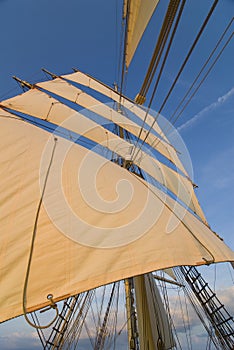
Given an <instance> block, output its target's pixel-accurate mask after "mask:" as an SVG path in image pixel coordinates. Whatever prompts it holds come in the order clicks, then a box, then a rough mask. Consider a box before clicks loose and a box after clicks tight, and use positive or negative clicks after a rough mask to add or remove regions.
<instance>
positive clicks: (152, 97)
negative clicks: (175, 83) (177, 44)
mask: <svg viewBox="0 0 234 350" xmlns="http://www.w3.org/2000/svg"><path fill="white" fill-rule="evenodd" d="M185 1H186V0H183V3H182V4H181V7H180V11H179V13H178V16H177V19H176V23H175V26H174V29H173V32H172V34H171V38H170V41H169V43H168V47H167V50H166V53H165V55H164V59H163V62H162V65H161V68H160V71H159V74H158V78H157V80H156V82H155V85H154V89H153V92H152V95H151V98H150V101H149V104H148V107H147V110H146V113H145V117H144V120H143V124H142V126H141V129H140V132H139V135H138V138H137V142H136V144H135V149H136V147H137V144H138V143H139V141H140V137H141V134H142V131H143V128H144V125H145V123H146V119H147V117H148V114H149V111H150V108H151V105H152V102H153V99H154V96H155V93H156V90H157V87H158V84H159V81H160V79H161V75H162V72H163V69H164V66H165V63H166V60H167V57H168V54H169V51H170V48H171V45H172V42H173V39H174V36H175V33H176V30H177V28H178V25H179V22H180V19H181V16H182V13H183V10H184V5H185ZM176 10H177V8H176ZM173 19H174V18H173ZM168 34H169V33H168ZM160 57H161V56H160ZM156 68H157V67H156ZM152 127H153V125H152ZM152 127H151V128H150V129H149V132H150V130H151V129H152ZM147 136H148V135H147ZM146 138H147V137H145V139H144V140H143V143H144V142H145V140H146ZM132 154H133V155H134V150H133V152H132Z"/></svg>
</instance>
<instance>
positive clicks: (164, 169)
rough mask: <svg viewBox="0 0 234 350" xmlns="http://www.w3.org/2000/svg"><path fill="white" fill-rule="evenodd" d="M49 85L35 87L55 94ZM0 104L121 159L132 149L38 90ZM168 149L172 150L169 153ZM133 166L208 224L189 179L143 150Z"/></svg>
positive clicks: (104, 108)
mask: <svg viewBox="0 0 234 350" xmlns="http://www.w3.org/2000/svg"><path fill="white" fill-rule="evenodd" d="M49 84H50V85H49ZM66 84H67V83H66V82H65V86H64V87H63V90H65V91H66V92H67V93H68V92H69V91H70V90H69V89H70V87H68V89H66V88H67V85H66ZM51 85H52V86H53V87H56V81H51V82H48V83H40V84H38V86H40V87H46V88H47V89H51V90H53V92H55V91H56V89H55V88H50V86H51ZM59 86H60V83H59ZM60 93H61V86H60ZM71 93H73V95H74V93H75V92H74V90H73V89H72V91H71ZM62 96H63V94H62ZM84 99H85V100H88V99H89V96H88V95H87V94H85V97H84ZM92 102H93V101H92V100H91V101H90V103H92ZM95 102H97V101H95ZM2 105H3V106H5V107H8V108H11V109H13V110H16V111H19V112H23V113H26V114H29V115H31V116H35V117H38V118H41V119H46V120H47V121H50V122H52V123H55V124H57V125H60V126H62V127H64V128H66V129H68V130H71V131H73V132H76V133H78V134H80V135H82V136H85V137H87V138H89V139H90V140H92V141H94V142H96V143H98V144H101V145H102V146H104V147H107V148H108V149H110V150H111V151H113V152H115V153H117V154H119V155H120V156H122V157H123V158H124V159H126V158H127V156H128V155H129V150H131V147H132V144H130V143H128V142H127V141H125V140H123V139H121V138H120V137H119V136H117V135H115V134H113V133H112V132H110V131H107V130H106V129H104V128H103V127H102V126H100V125H98V124H97V123H96V122H94V121H92V120H90V119H89V118H87V117H85V116H84V115H82V114H81V113H78V112H76V111H75V110H74V109H72V108H70V107H68V106H66V105H64V104H62V103H61V102H59V101H58V100H56V99H54V98H52V97H51V96H48V95H47V94H45V93H44V92H41V91H39V90H37V89H32V90H30V91H28V92H26V93H25V94H22V95H19V96H16V97H13V98H11V99H8V100H6V101H3V102H2ZM41 105H43V108H41V107H40V106H41ZM86 106H87V103H86ZM95 107H97V105H95V106H94V107H93V105H92V104H90V105H89V108H90V109H91V110H93V111H94V110H96V111H98V113H99V114H101V115H104V116H105V115H106V114H105V113H106V112H107V113H109V112H110V109H109V108H108V107H107V106H106V105H104V104H100V103H99V105H98V108H95ZM111 115H112V117H111V119H112V120H113V119H114V120H116V119H121V118H123V117H122V115H121V114H119V113H117V112H116V111H114V110H113V111H112V112H111ZM122 125H123V124H122ZM127 128H129V126H127ZM152 136H153V135H152ZM165 150H167V148H165ZM171 150H172V149H169V150H168V153H169V154H170V152H171ZM171 159H173V158H171ZM176 159H177V158H176ZM134 164H136V165H138V166H139V167H140V168H142V169H143V170H144V171H146V172H147V173H148V174H149V175H150V176H152V177H153V178H154V179H156V180H157V181H158V182H159V183H161V184H162V185H164V186H165V187H166V188H167V189H169V190H170V191H171V192H172V193H174V194H175V195H176V196H177V197H178V198H179V199H180V200H181V201H182V202H184V203H185V205H186V206H188V207H189V208H190V209H191V210H192V211H194V212H195V213H196V214H197V215H198V216H199V217H200V218H201V220H202V221H203V222H205V223H207V222H206V219H205V215H204V213H203V211H202V209H201V207H200V204H199V202H198V200H197V198H196V195H195V193H194V189H193V185H192V183H191V182H190V180H188V179H187V178H185V177H183V176H182V175H180V174H179V173H177V172H176V171H174V170H173V169H171V168H170V167H168V166H166V165H164V164H163V163H161V162H159V161H157V160H156V159H154V158H153V157H151V156H149V155H147V154H146V153H145V152H143V151H141V152H140V153H139V154H137V157H135V158H134Z"/></svg>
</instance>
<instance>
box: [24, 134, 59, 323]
mask: <svg viewBox="0 0 234 350" xmlns="http://www.w3.org/2000/svg"><path fill="white" fill-rule="evenodd" d="M56 142H57V138H54V147H53V150H52V154H51V159H50V163H49V166H48V169H47V172H46V177H45V182H44V185H43V190H42V194H41V198H40V201H39V204H38V208H37V212H36V218H35V223H34V227H33V234H32V240H31V246H30V252H29V258H28V266H27V271H26V275H25V280H24V289H23V312H24V318H25V320H26V321H27V323H28V324H29V325H30V326H32V327H33V328H36V329H45V328H48V327H50V326H51V325H52V324H53V323H54V321H55V320H56V318H57V317H58V307H57V305H56V304H55V303H54V301H53V295H52V294H49V295H48V296H47V299H48V300H49V301H50V306H49V307H50V308H52V309H55V311H56V315H55V317H54V318H53V320H52V321H51V322H50V323H48V324H47V325H44V326H41V325H36V324H34V323H33V322H31V321H30V319H29V317H28V315H27V306H26V305H27V289H28V281H29V275H30V270H31V265H32V257H33V250H34V243H35V239H36V233H37V224H38V219H39V214H40V210H41V205H42V201H43V197H44V194H45V189H46V184H47V180H48V177H49V172H50V169H51V166H52V162H53V158H54V153H55V148H56ZM45 311H46V310H45Z"/></svg>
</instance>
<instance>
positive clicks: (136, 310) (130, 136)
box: [1, 1, 233, 349]
mask: <svg viewBox="0 0 234 350" xmlns="http://www.w3.org/2000/svg"><path fill="white" fill-rule="evenodd" d="M133 3H134V2H133V1H127V2H125V15H124V18H125V22H126V25H127V26H128V25H129V23H130V13H132V11H131V9H130V6H132V4H133ZM138 3H141V2H140V1H139V2H138ZM155 3H156V5H157V1H156V2H155ZM217 3H218V1H214V3H213V5H212V8H211V10H210V12H209V15H208V16H207V18H206V19H205V21H204V23H203V26H202V27H201V30H200V32H199V33H198V36H197V37H196V39H195V41H194V44H193V45H192V47H191V48H190V50H189V53H188V55H187V56H186V58H185V61H184V63H183V64H182V66H181V69H180V71H179V72H178V74H177V76H176V78H175V80H174V82H173V84H172V86H171V89H170V90H169V93H168V94H167V95H166V98H165V99H164V101H163V103H162V105H161V108H160V109H159V111H160V112H161V111H162V109H163V107H164V105H165V104H166V102H167V100H168V98H169V95H170V92H171V91H172V90H173V88H174V86H175V84H176V81H177V80H178V78H179V76H180V72H182V70H183V68H184V66H185V64H186V62H187V61H188V59H189V56H190V54H191V53H192V50H193V48H194V46H195V44H196V42H197V41H198V39H199V36H200V35H201V34H202V30H203V29H204V28H205V25H206V24H207V22H208V20H209V16H211V14H212V12H213V10H214V9H215V6H216V5H217ZM184 4H185V2H184V1H182V2H179V1H170V3H169V7H168V13H169V14H168V13H167V15H166V17H165V22H164V23H165V28H167V29H166V31H165V33H166V34H165V33H162V35H161V38H160V40H162V38H163V39H164V41H163V44H157V45H156V50H155V52H156V53H157V52H160V57H159V58H161V57H163V49H164V48H165V47H166V46H165V45H166V43H167V41H166V38H167V37H168V36H169V34H170V29H171V30H172V35H171V37H170V38H171V39H172V38H173V35H174V34H173V33H175V30H173V20H175V21H176V10H178V11H179V12H180V13H182V10H183V6H184ZM156 5H155V6H156ZM179 5H180V6H181V7H180V9H179ZM170 11H171V12H170ZM148 15H149V14H148ZM177 16H178V17H177V20H178V19H179V15H177ZM231 23H232V21H231V22H230V25H231ZM177 25H178V23H177V22H176V24H175V25H174V29H176V26H177ZM230 25H229V26H230ZM228 28H229V27H227V29H228ZM124 32H125V43H124V58H123V60H122V62H123V66H122V71H121V72H122V74H121V82H120V84H119V85H120V91H119V92H116V91H115V90H112V89H109V88H108V87H105V86H104V85H103V84H101V83H99V82H98V81H96V80H95V79H93V78H92V77H89V76H87V75H84V74H83V73H81V72H79V71H77V72H75V73H73V74H71V75H64V76H57V75H55V74H52V80H51V82H42V83H37V84H33V85H32V84H29V83H27V82H25V81H22V80H20V79H19V78H17V81H18V82H19V83H20V84H21V85H22V87H24V88H27V89H29V91H28V92H26V93H25V95H22V98H21V97H20V101H21V103H22V104H21V105H20V104H18V100H17V98H15V99H14V98H12V99H9V100H6V101H2V103H1V108H2V112H1V113H2V115H4V116H5V117H6V118H16V119H19V120H20V119H21V118H24V119H26V120H27V117H25V115H29V116H33V117H34V118H35V119H33V120H31V123H34V124H35V125H38V123H39V119H38V118H42V119H45V120H46V121H50V122H51V123H53V124H54V123H55V124H56V123H59V122H61V121H63V117H62V119H61V117H59V113H60V112H62V114H61V115H62V116H64V115H67V117H70V116H71V113H72V110H71V107H70V105H69V107H66V108H65V107H64V105H63V102H62V103H61V102H59V101H58V100H57V97H58V95H59V96H60V97H61V98H62V99H67V100H70V101H71V102H73V103H75V104H80V105H81V106H82V105H83V107H86V108H87V109H89V110H92V112H94V113H96V114H98V115H102V116H104V117H107V116H108V112H107V110H106V109H105V108H104V107H103V108H102V109H101V110H100V111H99V110H98V108H97V109H95V108H92V102H93V101H94V100H92V97H89V96H88V95H86V94H85V93H84V92H83V91H81V90H78V89H77V86H74V87H73V85H72V84H71V82H75V83H78V84H81V85H83V86H85V85H87V86H88V87H91V88H94V89H95V88H96V89H97V90H98V89H101V92H102V93H104V94H105V92H107V93H108V94H110V95H111V98H113V100H114V101H115V107H116V108H115V109H114V108H113V109H112V112H111V113H112V115H111V116H110V115H109V118H110V117H111V118H112V122H114V124H115V125H114V128H113V126H112V129H110V130H109V129H106V130H107V131H105V130H104V129H103V128H102V127H100V126H99V127H98V132H99V134H92V132H90V128H91V127H93V125H92V122H88V121H87V119H85V118H83V117H81V116H80V118H81V120H83V123H86V125H85V128H84V130H83V136H84V138H85V139H82V140H79V141H80V144H82V143H83V144H84V143H85V142H90V141H91V142H96V143H98V140H100V139H99V138H100V137H102V139H101V143H102V146H103V147H105V148H107V149H109V150H110V151H111V154H112V157H111V159H110V160H111V161H112V162H113V163H115V164H116V163H117V164H118V165H120V167H121V168H124V169H125V170H126V169H127V170H128V171H129V172H132V174H137V179H142V182H141V183H143V181H144V174H145V172H146V173H147V172H148V173H150V171H151V170H150V166H149V164H147V162H146V163H143V162H142V158H144V159H145V160H146V159H147V160H149V159H148V158H147V157H148V156H147V154H146V153H147V152H146V148H145V147H144V145H145V144H146V143H147V141H148V142H149V143H148V144H149V145H150V146H151V147H152V146H154V147H155V148H157V146H158V145H159V144H160V146H161V148H162V149H163V150H164V156H165V152H166V150H167V149H168V147H171V145H170V144H169V142H168V140H167V139H166V136H167V135H165V134H166V132H165V130H160V129H159V130H160V132H159V133H158V137H156V135H155V134H154V133H151V131H152V130H154V127H156V126H157V124H156V118H155V119H153V120H152V116H151V115H150V110H149V108H150V107H151V104H152V101H153V97H154V94H155V91H156V88H157V86H158V83H159V81H160V77H161V73H162V71H163V67H164V63H165V62H166V58H167V54H168V53H169V49H170V46H171V42H172V40H171V41H170V39H169V44H168V46H167V49H166V54H165V56H164V61H163V64H162V66H161V70H160V73H159V75H158V78H157V79H156V83H155V86H154V89H153V92H152V96H151V99H150V102H149V105H148V107H149V108H148V109H146V111H144V110H140V109H138V107H134V108H135V109H136V112H138V113H140V111H141V124H140V127H139V125H138V126H136V124H135V123H134V122H133V121H132V122H131V123H130V125H129V126H126V125H125V123H124V122H125V119H124V118H125V117H126V115H125V111H124V110H125V108H126V105H127V104H128V103H130V104H131V101H129V100H128V99H126V98H125V96H123V90H124V88H123V87H124V81H125V73H126V63H125V58H126V57H125V56H126V54H127V44H126V40H127V35H128V33H129V31H128V30H127V29H125V31H124ZM232 35H233V34H231V35H230V37H229V38H230V39H228V40H229V41H230V40H231V38H232ZM228 40H227V41H226V43H227V44H228V42H229V41H228ZM160 45H161V46H160ZM155 52H154V56H156V57H158V56H157V55H156V54H155ZM221 52H222V49H221V51H220V53H221ZM156 57H154V58H153V61H152V62H151V64H150V67H149V70H148V72H147V76H149V75H150V72H152V71H153V72H154V73H153V75H154V74H155V72H156V68H157V67H156V68H155V67H154V64H155V62H156ZM217 57H218V56H217ZM159 62H160V60H159V59H158V61H157V64H158V63H159ZM127 65H129V60H128V63H127ZM47 73H48V72H47ZM153 75H152V76H151V77H150V78H149V77H148V78H147V79H145V81H144V83H143V86H142V89H141V91H140V93H139V94H138V96H137V101H138V102H144V101H145V100H146V92H147V91H148V88H149V85H150V84H151V82H152V81H153ZM148 79H149V80H148ZM68 81H69V83H68ZM95 86H96V87H95ZM99 91H100V90H99ZM104 91H105V92H104ZM48 92H49V93H50V94H52V95H50V97H49V98H48V97H47V95H46V94H48ZM28 97H29V99H28ZM54 97H55V98H54ZM80 97H81V98H80ZM82 97H84V99H83V100H82ZM29 100H30V103H28V101H29ZM31 101H34V102H35V104H34V105H32V104H31ZM38 101H39V102H40V103H43V106H45V110H44V111H43V113H42V111H39V110H38V108H37V105H36V104H37V103H38ZM131 106H133V105H132V104H131ZM47 107H48V108H47ZM114 110H115V111H116V113H118V114H119V115H118V116H117V114H116V113H115V112H114ZM42 114H43V115H42ZM157 116H158V115H157ZM157 116H156V117H157ZM148 117H149V118H151V121H152V123H151V121H150V122H149V121H148V119H147V118H148ZM82 118H83V119H82ZM113 118H114V119H113ZM29 120H30V118H29ZM109 120H110V121H111V119H109ZM87 123H89V124H87ZM147 123H148V124H149V128H148V129H146V130H145V125H146V124H147ZM116 125H117V126H116ZM43 127H44V128H48V129H49V128H53V126H52V125H46V124H45V125H44V126H43ZM66 127H68V128H70V132H73V133H76V132H79V130H78V129H77V127H76V126H74V125H68V126H67V125H66V124H65V128H66ZM134 128H135V129H134ZM154 131H155V130H154ZM57 132H58V134H59V137H61V135H62V132H64V131H63V130H58V131H57ZM101 135H102V136H101ZM114 135H117V136H119V137H120V139H122V146H123V147H126V146H128V147H129V149H116V148H115V147H116V142H117V139H115V136H114ZM65 137H66V138H68V136H67V135H66V136H65ZM69 137H70V139H71V140H72V139H73V138H74V139H75V138H76V136H75V135H74V134H70V135H69ZM149 139H150V141H149ZM118 142H120V141H118ZM167 142H168V144H167ZM132 145H133V147H132ZM172 151H173V149H171V152H172ZM139 152H141V157H140V158H139V157H137V156H138V154H139ZM142 152H145V153H142ZM142 154H143V157H142ZM173 155H174V156H173V157H172V159H170V161H172V160H173V161H174V162H175V163H176V166H177V167H179V168H180V172H179V178H180V180H179V181H181V184H185V182H184V181H190V179H189V178H187V174H185V175H186V177H185V178H186V180H185V178H184V177H183V174H182V173H183V170H184V169H183V166H182V167H181V164H180V162H179V160H177V156H176V152H175V153H173ZM161 166H162V167H164V165H163V164H162V165H161ZM48 169H49V168H48ZM164 169H165V171H168V172H169V173H168V176H170V179H172V178H173V176H174V175H173V174H174V173H173V171H171V170H169V169H167V168H166V167H164ZM166 169H167V170H166ZM121 171H122V170H121ZM150 174H151V176H152V177H154V176H153V172H152V173H150ZM145 180H148V178H145ZM155 180H156V181H159V179H158V178H157V179H155V178H154V180H153V181H152V185H154V181H155ZM137 181H140V180H137ZM136 183H137V182H136ZM186 183H187V182H186ZM162 185H163V186H165V184H164V183H162ZM190 185H191V186H192V187H193V184H190ZM186 186H187V185H186ZM188 186H189V185H188ZM187 188H189V187H187ZM169 191H170V192H173V193H174V194H175V195H178V197H179V196H181V197H179V198H180V199H181V200H182V201H185V203H186V205H188V206H189V205H191V207H190V210H191V211H193V212H195V214H196V215H197V217H200V220H201V221H203V222H204V224H205V225H207V223H206V221H205V220H204V219H203V217H202V215H200V206H199V203H198V202H196V200H195V199H194V198H193V200H192V202H191V203H192V204H190V203H189V201H188V199H187V197H186V195H185V193H180V192H177V191H176V188H174V187H173V186H171V187H170V188H169ZM191 191H192V190H191ZM191 193H192V192H191ZM168 203H169V204H167V205H168V208H170V202H168ZM201 213H202V211H201ZM176 215H177V217H179V216H178V215H179V214H177V213H176ZM188 222H189V219H188ZM186 224H187V226H186ZM186 224H185V227H186V228H188V227H189V224H188V223H186ZM190 225H191V223H190ZM207 229H208V228H207ZM190 230H191V229H190ZM191 236H193V238H195V240H196V244H198V246H199V249H200V251H202V250H203V252H202V255H203V260H204V261H205V263H207V264H210V263H212V262H215V261H216V260H217V261H218V259H219V258H218V257H215V255H216V252H213V250H212V249H213V247H212V248H207V247H206V246H205V245H204V243H202V242H203V237H199V238H197V237H196V234H195V233H194V232H192V231H191ZM226 255H228V253H226ZM227 260H228V259H227ZM221 261H223V260H222V258H221ZM182 265H183V264H182ZM168 266H171V265H170V264H169V265H168ZM148 271H150V270H148ZM168 273H170V274H171V275H172V276H173V277H175V276H174V274H173V272H172V271H171V272H168ZM176 275H177V276H178V280H179V276H180V277H181V276H183V278H181V281H179V282H178V281H173V280H170V283H171V284H172V285H173V283H174V284H175V285H177V287H178V288H183V287H184V286H183V283H187V282H188V286H190V287H191V291H190V292H188V293H192V292H193V293H194V295H193V296H191V294H190V296H191V299H190V301H191V300H192V301H193V307H194V309H197V301H196V298H198V301H199V302H200V303H201V305H202V308H201V309H200V310H199V311H198V314H199V315H200V316H199V317H200V319H201V320H203V315H204V314H206V315H207V314H208V316H209V317H208V323H206V322H205V328H206V329H207V331H208V334H209V336H210V338H209V339H211V342H213V346H215V347H216V348H223V349H231V348H232V346H233V318H232V316H231V315H230V314H229V313H228V311H227V310H226V309H225V307H224V305H223V304H222V303H220V302H219V301H218V299H217V297H216V295H215V294H214V293H213V292H212V291H211V290H210V289H209V287H208V284H207V283H206V282H205V281H204V280H203V279H202V277H201V276H200V274H199V273H198V272H197V270H196V268H195V267H191V268H187V269H186V267H184V268H182V267H181V268H177V273H176ZM133 276H135V275H134V274H133ZM126 277H127V275H126ZM154 278H155V279H156V280H160V278H161V282H160V283H162V287H161V289H162V294H163V293H165V294H164V301H163V302H161V301H160V300H161V297H160V295H159V293H158V292H157V291H158V289H157V287H156V284H155V283H154ZM186 280H187V282H186ZM167 282H169V281H168V280H167V277H165V275H164V273H163V276H161V277H160V276H154V275H153V274H152V273H146V274H144V275H141V276H138V277H130V278H125V294H126V300H125V301H124V303H125V304H126V306H127V316H126V322H123V323H122V325H121V326H120V325H119V323H118V319H117V311H118V307H119V306H118V302H116V300H117V301H118V300H119V295H120V288H123V286H122V287H121V282H115V283H114V284H112V285H111V286H110V289H109V290H108V287H104V291H103V293H102V296H101V297H100V296H97V295H96V291H95V290H92V291H88V292H84V293H79V294H76V295H75V296H73V297H69V298H68V299H66V300H65V302H64V303H63V305H62V306H61V310H60V312H59V316H58V318H57V320H56V325H54V326H53V329H52V331H51V334H50V335H49V337H48V338H46V336H45V335H44V333H42V332H41V329H40V328H41V327H40V326H39V324H38V322H39V321H38V319H37V315H34V314H32V317H33V319H34V322H35V325H36V328H37V330H38V333H39V336H40V339H41V341H42V344H43V346H44V348H45V349H50V348H54V349H56V348H64V349H65V348H75V347H76V346H78V348H79V336H80V335H81V334H82V330H83V329H85V330H86V332H87V334H88V336H89V339H90V344H91V348H93V349H107V348H115V346H117V345H116V344H117V339H118V333H119V335H120V334H121V331H122V327H123V326H125V325H127V329H128V332H129V337H128V347H129V349H139V348H140V349H154V348H157V349H169V348H175V347H178V348H180V347H181V345H180V341H179V339H178V334H177V333H176V330H175V328H176V327H175V325H174V324H173V321H172V315H171V314H170V311H169V310H170V307H169V306H170V305H169V301H168V300H167V299H168V295H167V293H166V288H165V286H166V283H167ZM187 288H188V287H187ZM99 291H100V290H98V292H97V293H99ZM122 293H123V291H122ZM123 294H124V293H123ZM95 298H96V299H99V300H98V302H100V299H101V306H100V307H97V310H96V311H97V312H96V314H97V315H98V317H97V318H95V316H94V310H93V303H94V300H95ZM193 298H195V299H193ZM61 299H64V298H61ZM58 300H59V298H58ZM156 300H157V301H156ZM56 301H57V300H56ZM96 302H97V300H96ZM155 303H156V304H157V305H156V306H157V307H156V306H155ZM139 305H141V306H139ZM159 305H161V306H160V307H159ZM50 306H52V308H55V309H56V310H58V309H57V306H56V303H55V302H54V300H53V297H51V298H50ZM113 306H114V309H115V310H114V311H113ZM111 310H112V311H111ZM157 310H158V311H157ZM165 310H166V311H167V316H163V314H165V315H166V313H165ZM186 312H188V311H186ZM202 312H203V314H202ZM90 314H91V316H90ZM141 314H142V315H141ZM143 314H144V316H143ZM86 317H87V320H89V318H88V317H92V318H93V322H94V325H95V327H94V329H95V337H94V334H93V332H91V330H90V323H88V322H87V321H86ZM140 318H142V319H143V322H142V324H141V321H140ZM163 318H164V320H163ZM160 320H161V321H160ZM162 320H163V321H162ZM160 322H161V324H160ZM209 322H210V323H209ZM125 323H126V324H125ZM211 324H212V325H213V327H214V329H215V332H213V331H212V330H211V328H210V326H211ZM153 326H154V328H152V327H153ZM169 326H170V327H169ZM184 327H185V328H186V322H185V321H184ZM169 328H170V329H173V335H172V331H171V330H169ZM111 329H112V330H113V331H114V332H113V334H114V335H111V332H110V330H111ZM155 329H157V331H156V330H155ZM152 330H154V332H153V331H152ZM188 333H189V330H188ZM142 339H144V340H142ZM187 344H188V348H191V349H192V344H191V341H190V340H189V339H187ZM209 346H210V345H209Z"/></svg>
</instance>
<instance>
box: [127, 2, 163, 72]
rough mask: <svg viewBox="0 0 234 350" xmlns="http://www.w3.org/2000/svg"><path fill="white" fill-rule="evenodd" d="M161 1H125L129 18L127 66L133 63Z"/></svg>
mask: <svg viewBox="0 0 234 350" xmlns="http://www.w3.org/2000/svg"><path fill="white" fill-rule="evenodd" d="M158 2H159V0H130V1H129V0H125V4H124V5H125V16H127V41H126V66H127V67H128V66H129V65H130V63H131V60H132V58H133V55H134V53H135V51H136V48H137V46H138V44H139V42H140V40H141V37H142V35H143V33H144V31H145V29H146V26H147V24H148V22H149V20H150V18H151V16H152V14H153V12H154V10H155V8H156V6H157V4H158Z"/></svg>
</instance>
